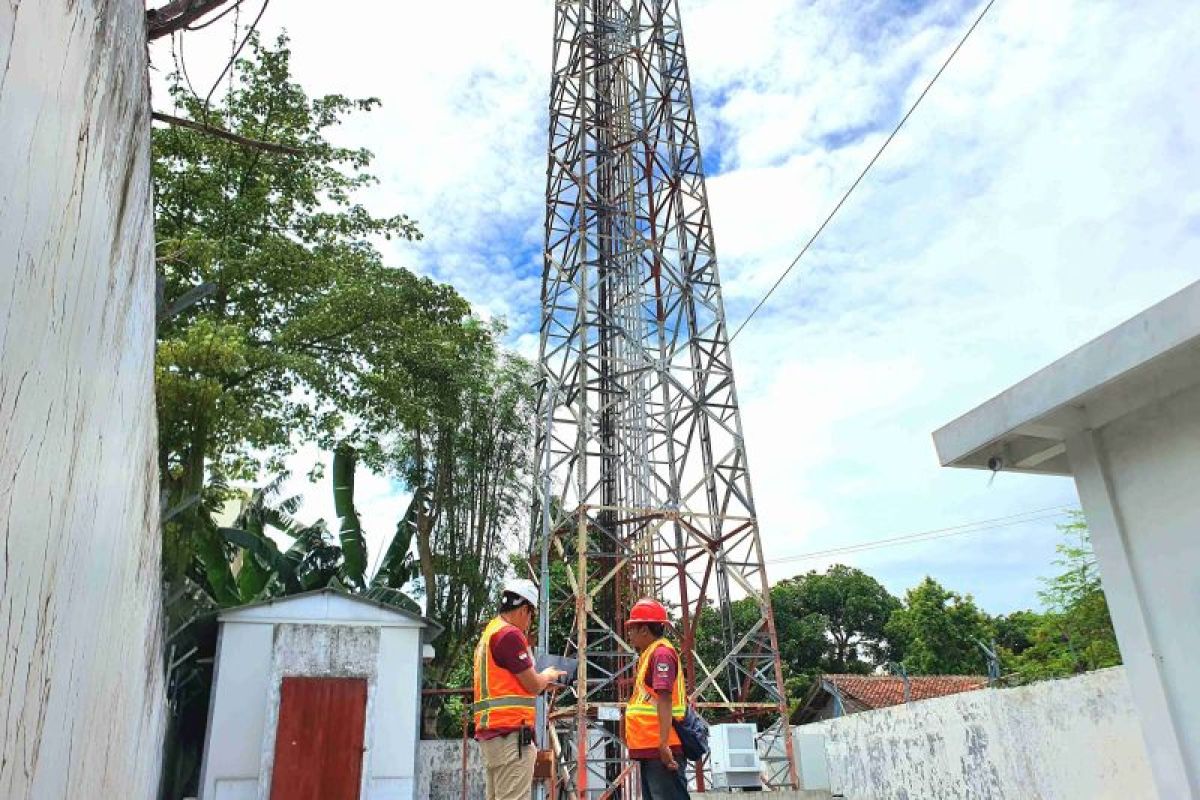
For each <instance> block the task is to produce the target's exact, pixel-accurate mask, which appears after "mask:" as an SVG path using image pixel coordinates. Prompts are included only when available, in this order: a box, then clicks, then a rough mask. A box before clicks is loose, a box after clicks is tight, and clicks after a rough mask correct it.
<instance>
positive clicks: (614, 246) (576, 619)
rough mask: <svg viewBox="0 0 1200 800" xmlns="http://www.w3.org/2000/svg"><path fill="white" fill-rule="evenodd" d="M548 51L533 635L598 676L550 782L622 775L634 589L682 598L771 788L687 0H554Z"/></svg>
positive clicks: (679, 603)
mask: <svg viewBox="0 0 1200 800" xmlns="http://www.w3.org/2000/svg"><path fill="white" fill-rule="evenodd" d="M553 67H554V75H553V81H552V84H551V100H550V153H549V156H550V157H549V167H548V173H547V188H546V203H547V206H546V231H545V236H546V238H545V270H544V274H543V283H542V324H541V345H540V357H541V382H540V389H539V398H540V399H539V424H538V432H537V451H536V452H537V457H538V463H537V466H536V470H535V472H536V475H537V489H536V494H537V502H536V503H535V505H536V509H535V535H534V549H535V557H536V556H539V555H540V558H541V571H542V586H543V593H542V596H543V599H542V606H543V607H542V613H541V615H540V630H539V640H540V641H539V646H541V647H548V648H549V649H550V650H552V651H556V652H564V653H566V654H567V655H571V656H575V657H579V658H580V659H581V674H580V684H579V685H580V687H586V690H584V689H583V688H580V689H578V690H576V692H570V693H566V694H564V695H562V696H559V697H557V698H556V699H555V700H554V701H553V702H552V703H551V707H550V708H549V710H548V717H549V728H548V733H549V737H550V741H551V743H552V745H553V747H554V749H555V751H556V752H557V754H558V762H557V763H558V777H557V781H556V786H557V788H558V789H559V790H560V791H564V792H567V793H569V794H570V795H571V796H576V797H581V798H582V797H585V796H589V795H590V796H591V797H599V796H600V795H601V794H606V793H614V792H618V791H621V789H620V787H622V786H625V785H627V782H628V780H629V770H628V767H629V762H627V761H626V760H625V752H624V748H623V746H622V745H621V744H620V735H619V734H620V724H619V721H618V720H619V718H620V709H621V707H622V705H623V701H624V700H626V699H627V698H628V696H629V691H630V687H631V685H632V682H633V673H634V667H635V665H636V654H635V653H634V651H633V648H632V647H631V646H630V645H629V644H628V643H627V642H626V641H625V640H624V638H623V629H622V621H623V620H624V619H625V614H626V612H627V610H628V608H629V606H630V605H631V604H632V603H633V601H634V600H636V599H637V598H638V597H640V596H651V597H656V598H658V599H660V600H662V601H663V602H666V603H668V605H669V606H670V607H671V608H672V610H673V612H674V614H675V616H676V618H677V620H678V624H677V626H676V627H677V633H678V638H679V639H680V640H681V641H679V644H680V645H681V647H680V652H681V658H682V664H683V668H684V670H685V675H686V677H687V685H688V690H689V694H690V695H691V696H692V697H693V699H694V700H695V701H697V704H698V705H699V706H700V707H701V708H702V709H703V710H704V712H705V716H707V717H708V718H709V719H710V720H719V719H726V720H729V719H742V720H754V721H757V722H759V723H760V724H761V725H762V726H763V727H764V728H765V729H766V730H767V732H768V733H767V736H774V737H775V739H776V741H775V743H774V744H775V747H774V748H773V750H774V752H775V753H776V760H775V761H773V763H772V765H771V766H772V775H773V776H774V777H773V779H772V783H773V784H775V785H794V784H795V781H796V775H795V770H794V768H793V766H792V754H791V741H790V737H789V736H787V717H786V715H787V702H786V698H785V697H784V694H783V692H782V691H781V686H782V672H781V669H780V664H779V657H778V652H779V648H778V643H777V641H776V635H775V624H774V619H773V617H772V614H771V607H770V598H769V594H768V582H767V576H766V571H765V569H764V567H763V557H762V548H761V544H760V541H759V532H758V525H757V521H756V518H755V512H754V499H753V495H752V494H751V491H750V474H749V469H748V466H747V462H746V451H745V443H744V440H743V436H742V423H741V418H740V415H739V412H738V403H737V392H736V389H735V386H734V380H733V366H732V363H731V360H730V351H729V343H728V334H727V328H726V323H725V314H724V309H723V307H722V301H721V289H720V281H719V279H718V275H717V260H716V250H715V247H714V244H713V231H712V223H711V218H710V215H709V208H708V199H707V196H706V193H705V185H704V172H703V167H702V163H701V157H700V143H699V138H698V134H697V129H696V116H695V111H694V109H693V104H692V94H691V87H690V84H689V78H688V70H687V61H686V57H685V53H684V44H683V36H682V32H681V27H680V16H679V8H678V0H556V2H555V24H554V64H553ZM539 548H540V549H539ZM739 599H749V606H750V610H751V611H752V613H750V614H748V615H747V614H746V613H745V611H746V606H747V604H746V603H743V604H742V606H741V611H742V613H740V614H738V615H735V613H734V611H735V607H734V605H733V603H734V601H735V600H739ZM702 612H703V618H704V623H703V625H700V624H698V621H699V620H700V618H701V614H702ZM747 617H748V618H747ZM698 631H700V632H702V633H703V634H704V636H705V637H706V646H705V647H695V648H694V646H695V645H697V644H698V642H697V633H698ZM701 651H706V652H709V653H710V657H709V659H708V662H707V663H706V661H705V659H704V657H703V654H702V652H701ZM712 653H716V655H711V654H712ZM546 719H547V710H546V709H542V711H541V714H540V724H542V725H545V724H546ZM701 780H703V779H701ZM610 787H611V788H610ZM625 796H626V797H628V796H630V795H629V794H628V793H627V794H626V795H625Z"/></svg>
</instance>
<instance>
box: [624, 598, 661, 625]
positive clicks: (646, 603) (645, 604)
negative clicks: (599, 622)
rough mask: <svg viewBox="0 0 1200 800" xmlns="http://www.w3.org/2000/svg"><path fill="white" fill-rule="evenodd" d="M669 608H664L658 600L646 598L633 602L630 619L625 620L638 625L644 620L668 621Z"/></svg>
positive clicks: (629, 623)
mask: <svg viewBox="0 0 1200 800" xmlns="http://www.w3.org/2000/svg"><path fill="white" fill-rule="evenodd" d="M666 621H667V609H665V608H663V604H662V603H660V602H658V601H657V600H650V599H648V598H644V599H642V600H638V601H637V602H636V603H634V604H633V608H631V609H629V619H627V620H625V624H626V625H636V624H638V623H642V622H666Z"/></svg>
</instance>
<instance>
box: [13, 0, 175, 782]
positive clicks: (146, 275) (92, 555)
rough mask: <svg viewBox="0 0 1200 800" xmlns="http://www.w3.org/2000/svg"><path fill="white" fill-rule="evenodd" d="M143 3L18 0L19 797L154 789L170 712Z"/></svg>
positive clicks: (15, 211) (15, 290)
mask: <svg viewBox="0 0 1200 800" xmlns="http://www.w3.org/2000/svg"><path fill="white" fill-rule="evenodd" d="M143 13H144V9H143V4H142V3H141V2H140V0H107V2H102V0H36V2H35V1H34V0H8V2H5V3H2V4H0V539H2V542H0V548H2V549H3V568H2V570H0V797H4V798H14V799H15V798H37V800H55V799H56V798H67V797H71V798H74V797H120V798H147V797H152V796H153V793H154V791H155V788H156V783H157V779H158V767H159V753H160V748H161V743H160V737H161V731H162V721H163V691H162V682H161V677H160V675H161V661H160V656H159V653H160V649H161V644H160V634H159V599H158V596H159V590H158V584H159V546H158V537H157V533H156V528H157V516H158V515H157V499H156V494H157V487H156V477H155V475H156V473H155V466H154V458H153V453H154V439H155V424H154V398H153V382H152V381H153V369H152V367H153V364H152V358H153V343H154V336H153V321H154V309H153V230H152V212H151V205H150V182H149V166H150V164H149V132H150V120H149V105H148V89H147V85H146V53H145V41H144V39H145V35H144V33H143V22H142V15H143Z"/></svg>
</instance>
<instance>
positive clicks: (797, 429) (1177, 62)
mask: <svg viewBox="0 0 1200 800" xmlns="http://www.w3.org/2000/svg"><path fill="white" fill-rule="evenodd" d="M681 1H682V3H683V6H684V8H683V12H684V24H685V30H686V36H687V41H688V46H689V56H690V63H691V67H692V78H693V82H694V89H695V93H696V97H697V101H698V105H699V108H698V115H699V121H700V126H701V133H702V140H703V144H704V147H705V153H706V159H707V161H708V163H709V164H710V165H713V166H714V167H715V169H716V172H717V173H718V174H716V175H713V176H711V177H710V181H709V192H710V197H711V201H712V205H713V216H714V220H715V225H716V237H717V243H718V248H719V251H720V253H721V258H722V276H723V279H724V281H725V292H726V300H727V305H728V307H729V310H730V316H731V322H733V323H737V322H738V321H740V319H741V318H742V316H743V315H744V314H745V313H747V312H748V311H749V309H750V306H751V305H752V303H753V302H754V301H755V300H756V299H757V298H758V297H759V296H761V293H762V292H763V291H765V289H766V288H767V287H768V286H769V285H770V283H771V282H772V281H774V279H775V277H776V276H777V275H778V274H779V272H780V270H782V269H783V267H784V266H786V264H787V263H788V262H789V261H790V260H791V259H792V257H793V256H794V255H795V253H796V252H797V250H798V249H799V247H800V245H801V244H802V243H803V242H804V240H806V239H807V238H808V236H809V235H811V233H812V232H813V231H814V230H815V229H816V226H817V225H818V224H819V223H820V221H821V219H822V218H823V217H824V215H825V213H826V212H827V210H828V209H829V208H830V207H831V206H832V204H833V203H834V202H835V201H836V199H837V198H838V196H840V194H841V192H842V191H844V189H845V187H846V186H848V185H849V183H850V182H851V181H852V180H853V178H854V177H855V176H856V175H857V173H858V171H859V170H860V169H861V168H862V165H863V164H865V163H866V161H867V160H868V159H869V158H870V156H871V155H872V154H873V153H874V151H875V149H876V148H877V147H878V146H879V144H880V142H881V141H882V139H883V137H884V136H885V135H886V134H887V132H888V131H890V129H891V127H892V125H894V124H895V122H896V121H897V119H898V118H899V116H900V115H901V114H902V113H903V112H904V110H905V109H906V108H907V106H908V104H910V103H911V102H912V101H913V100H914V99H915V98H916V96H917V94H918V93H919V92H920V91H921V89H922V88H923V86H924V84H925V82H926V81H927V80H928V77H929V76H930V75H932V74H933V72H934V71H935V70H936V69H937V67H938V66H940V64H941V62H942V60H943V59H944V58H945V55H946V53H948V51H949V49H950V48H951V47H952V46H953V45H954V43H955V42H957V40H958V37H959V36H960V35H961V33H962V31H963V30H965V27H966V25H967V24H968V23H969V22H970V20H971V19H973V17H974V15H975V14H976V13H977V10H978V7H979V6H978V4H976V3H965V2H959V1H951V0H930V2H926V3H914V2H910V3H904V4H897V3H894V2H890V1H888V2H885V1H884V0H879V2H875V3H847V2H832V0H831V1H830V2H799V0H795V1H793V0H755V2H753V3H747V2H744V0H681ZM351 8H352V9H353V11H352V12H351V11H349V10H345V9H339V11H338V12H337V13H333V12H331V11H329V6H328V5H327V4H317V3H314V2H308V3H303V2H293V3H290V4H282V3H280V4H277V5H273V6H272V7H271V9H270V10H269V11H268V13H267V29H268V30H274V29H277V28H278V27H279V26H281V25H286V26H287V28H288V29H289V31H290V33H291V34H292V38H293V49H294V52H295V67H296V73H297V76H298V78H299V80H300V81H301V82H302V83H303V84H304V85H305V86H306V88H308V89H309V90H310V91H311V92H326V91H338V92H343V93H346V94H351V95H372V94H373V95H378V96H380V97H381V98H383V100H384V106H383V109H382V110H380V111H378V112H376V113H373V114H371V115H367V116H365V117H363V118H361V119H359V120H356V121H352V122H351V123H349V124H347V125H346V126H345V127H344V128H343V129H342V130H341V131H340V133H339V136H340V137H341V138H342V140H343V141H345V142H347V143H354V144H356V145H366V146H368V147H370V148H371V149H372V150H374V151H375V152H376V154H377V162H376V166H377V171H378V173H379V174H380V176H381V177H382V179H383V182H382V184H381V185H380V186H379V187H377V188H376V189H374V190H372V192H371V193H370V195H369V198H368V199H369V201H370V204H371V206H372V207H374V208H376V209H378V210H379V211H381V212H384V211H388V212H390V211H395V210H398V211H404V212H406V213H409V214H411V215H413V216H414V217H416V218H417V219H418V220H419V221H420V222H421V224H422V227H423V229H424V231H425V233H426V235H427V238H426V240H425V241H423V242H420V243H416V244H412V245H409V244H404V245H398V246H395V247H394V248H393V250H392V252H391V254H392V255H393V256H394V258H395V260H396V262H397V263H401V264H405V265H408V266H412V267H414V268H416V269H419V270H421V271H423V272H425V273H428V274H431V275H434V276H437V277H438V278H441V279H445V280H450V281H452V282H453V283H454V284H455V285H456V286H458V287H459V288H460V290H461V291H463V292H464V294H465V295H466V296H467V297H468V298H469V299H470V300H471V301H472V302H473V303H474V304H476V306H477V307H479V308H481V309H484V310H485V311H486V313H488V314H489V315H503V316H507V317H508V318H509V320H510V323H512V326H513V341H514V343H515V344H516V345H517V346H518V347H519V348H520V349H521V350H522V351H523V352H526V353H527V354H528V353H532V352H533V351H534V349H535V348H536V337H535V336H534V335H533V332H534V331H535V330H536V325H537V319H538V307H537V304H538V288H539V277H540V276H539V270H540V264H539V261H538V258H539V257H538V252H539V250H540V235H541V233H540V231H541V224H542V217H541V215H542V195H543V191H544V181H545V156H544V152H543V150H544V147H545V128H546V103H547V88H548V85H549V65H550V38H551V19H552V4H551V3H550V2H549V0H512V1H511V2H507V3H494V2H485V1H484V0H470V1H466V2H461V3H455V4H416V3H403V4H393V3H385V2H383V0H371V1H370V2H368V1H367V0H362V1H361V2H359V3H356V4H352V6H351ZM899 8H903V9H904V11H903V13H900V12H898V11H897V10H896V9H899ZM192 36H193V37H194V43H193V40H189V45H188V52H189V58H190V59H194V60H195V69H194V70H193V77H196V75H197V73H198V72H203V69H204V64H205V63H206V62H207V63H209V64H212V63H214V62H215V61H216V60H217V59H218V57H219V55H220V51H221V50H222V48H224V49H226V50H227V47H228V44H227V43H228V36H229V31H228V29H221V27H220V26H216V27H215V28H214V29H213V31H211V36H208V37H207V38H206V37H205V35H204V34H194V35H192ZM1198 38H1200V9H1198V8H1192V7H1184V6H1181V5H1180V4H1177V3H1168V2H1165V0H1147V2H1142V3H1136V4H1129V3H1121V2H1118V1H1117V0H1106V1H1105V2H1100V0H1087V1H1086V2H1085V0H1061V2H1056V3H1038V2H1034V0H1006V2H1003V3H997V4H996V5H995V6H994V8H993V9H992V11H991V12H990V14H989V15H988V17H987V18H986V19H985V20H984V21H983V23H982V24H981V25H980V26H979V28H978V30H977V31H976V32H975V34H974V35H973V36H972V38H971V40H970V41H969V42H968V43H967V45H966V46H965V47H964V48H963V50H962V52H961V53H960V54H959V56H958V57H957V59H956V60H955V62H954V63H953V64H952V65H951V67H950V68H949V69H948V70H947V71H946V73H945V74H944V75H943V77H942V78H941V80H940V81H939V82H938V84H937V85H936V86H935V88H934V89H933V91H932V92H931V93H930V94H929V96H928V97H927V98H926V100H925V101H924V104H923V105H922V107H921V108H920V109H919V110H918V112H917V113H916V114H915V115H914V117H913V118H912V119H911V120H910V122H909V124H908V125H907V127H906V128H905V130H904V131H903V132H902V133H901V134H900V135H899V136H898V137H897V139H896V140H895V142H894V143H893V144H892V146H891V148H890V149H889V151H888V153H887V154H886V155H885V156H884V157H883V159H881V160H880V162H879V163H878V164H877V166H876V168H875V170H874V172H873V173H872V174H871V175H870V176H869V177H868V178H867V179H866V180H865V181H864V182H863V184H862V185H861V186H860V187H859V190H858V191H857V192H856V193H855V195H854V196H852V197H851V199H850V201H849V202H848V203H847V205H846V207H845V208H844V209H843V211H842V213H841V215H840V216H839V218H838V219H836V220H835V221H834V222H833V224H831V225H830V227H829V228H828V229H827V230H826V232H825V234H824V235H823V237H822V238H821V239H820V240H819V241H818V243H817V244H816V246H815V247H814V248H813V249H812V251H811V252H809V253H808V255H807V256H806V257H805V259H804V260H803V261H802V262H801V263H800V265H799V266H798V267H797V269H796V272H795V274H794V275H792V277H791V278H790V279H789V280H788V281H787V282H786V283H785V284H784V286H783V287H782V288H781V290H780V291H779V293H778V294H777V295H776V296H775V297H774V298H773V300H772V302H771V303H770V304H769V305H768V306H767V307H766V309H765V310H764V312H763V313H762V314H761V316H760V317H759V318H758V319H756V320H755V321H754V322H753V323H752V324H751V325H750V326H749V327H748V328H747V329H746V331H745V333H744V334H743V335H742V336H741V337H740V338H739V339H738V341H737V342H736V343H735V346H734V348H735V355H736V363H737V366H738V369H739V389H740V391H739V394H740V396H741V398H742V401H743V404H744V408H743V414H744V417H745V424H746V430H747V442H748V449H749V456H750V461H751V464H752V465H753V469H754V473H755V485H756V495H757V499H758V502H759V506H760V509H759V510H760V517H761V521H762V526H763V535H764V544H765V548H766V551H767V554H768V557H770V558H778V557H782V556H786V555H792V554H796V553H802V552H807V551H812V550H821V549H826V548H828V547H833V546H838V545H841V544H848V543H854V542H857V541H863V540H867V539H871V538H875V537H878V536H883V535H887V534H892V533H903V532H907V531H913V530H921V529H926V528H936V527H941V526H945V525H953V524H957V523H961V522H964V521H969V520H974V519H985V518H991V517H998V516H1001V515H1004V514H1008V513H1013V512H1017V511H1023V510H1026V509H1029V508H1040V507H1045V506H1051V505H1056V504H1058V503H1066V502H1073V501H1074V491H1073V487H1072V486H1071V484H1070V482H1069V481H1065V480H1060V479H1040V478H1029V477H1020V476H1000V477H999V478H998V479H997V480H996V481H995V483H994V484H993V485H991V486H989V485H988V479H987V476H986V475H981V474H979V473H961V472H954V471H948V470H943V469H941V468H939V467H938V466H937V463H936V459H935V457H934V455H933V449H932V445H931V442H930V438H929V433H930V431H932V430H934V429H935V428H937V427H939V426H940V425H942V424H944V423H945V422H947V421H949V420H950V419H951V418H953V417H954V416H956V415H958V414H959V413H961V412H963V411H966V410H968V409H969V408H971V407H973V406H974V405H976V404H978V403H979V402H982V401H983V400H984V399H986V398H987V397H989V396H991V395H993V394H995V393H996V392H998V391H1000V390H1002V389H1004V388H1005V387H1007V386H1008V385H1009V384H1011V383H1013V382H1014V381H1016V380H1019V379H1020V378H1022V377H1024V376H1025V375H1027V374H1029V373H1031V372H1033V371H1034V370H1036V369H1038V368H1040V367H1041V366H1044V365H1045V364H1046V363H1048V362H1050V361H1052V360H1053V359H1055V358H1057V357H1058V356H1060V355H1062V354H1064V353H1065V352H1067V351H1068V350H1070V349H1071V348H1073V347H1075V346H1077V345H1079V344H1081V343H1083V342H1084V341H1086V340H1088V339H1090V338H1092V337H1094V336H1096V335H1098V334H1100V333H1102V332H1103V331H1104V330H1106V329H1108V328H1110V327H1111V326H1113V325H1114V324H1116V323H1118V322H1120V321H1121V320H1122V319H1124V318H1127V317H1129V316H1131V315H1133V314H1135V313H1137V312H1138V311H1140V310H1141V309H1143V308H1144V307H1146V306H1148V305H1150V304H1152V303H1154V302H1156V301H1157V300H1160V299H1161V298H1163V297H1165V296H1166V295H1167V294H1169V293H1170V292H1172V291H1174V290H1177V289H1178V288H1181V287H1182V286H1183V285H1185V284H1186V283H1188V282H1190V281H1192V280H1195V279H1196V278H1197V277H1200V268H1197V266H1196V264H1197V263H1200V258H1198V257H1200V192H1197V190H1196V189H1195V185H1194V184H1195V181H1194V176H1195V175H1196V174H1197V172H1198V170H1200V125H1197V124H1196V123H1197V119H1196V117H1197V112H1196V111H1195V102H1194V99H1195V96H1196V92H1197V89H1198V88H1200V87H1198V86H1197V84H1198V81H1200V79H1197V78H1196V76H1197V75H1200V50H1197V48H1195V46H1194V42H1195V41H1197V39H1198ZM155 60H156V62H158V63H160V64H166V63H169V55H167V56H165V57H164V56H163V48H162V47H161V46H160V47H158V48H156V52H155ZM200 82H201V81H200V80H199V79H198V80H197V83H200ZM400 501H401V499H400V498H399V497H398V496H396V495H394V494H389V493H388V492H387V491H386V490H385V489H383V488H381V489H380V491H379V492H378V501H377V502H378V504H379V512H378V518H379V520H380V522H379V523H378V526H379V527H382V528H383V529H384V530H386V531H388V532H389V533H390V525H392V524H394V519H395V517H396V513H393V512H394V509H395V508H398V507H399V504H400ZM373 502H375V501H373ZM360 505H363V506H364V514H366V508H365V507H366V506H367V503H361V502H360ZM372 508H373V506H372ZM385 509H386V513H385ZM370 513H372V514H374V513H376V512H375V511H374V510H372V511H371V512H370ZM385 518H386V519H389V520H391V522H390V523H388V524H384V520H385ZM1054 540H1055V537H1054V535H1053V530H1052V528H1051V527H1050V525H1049V524H1048V523H1042V524H1041V525H1040V526H1039V525H1030V526H1025V527H1017V528H1011V529H1004V530H1001V531H993V532H985V533H982V534H978V535H970V536H963V537H956V538H953V539H948V540H944V541H939V542H937V543H933V544H925V545H912V546H909V547H907V548H895V549H888V550H878V551H870V552H868V553H862V554H858V555H854V556H851V557H848V558H847V559H846V560H848V561H850V562H852V563H856V564H860V565H862V566H863V567H864V568H868V569H869V570H870V571H871V572H873V573H874V574H877V575H879V576H880V577H881V578H883V579H884V580H885V581H886V582H887V583H888V585H889V586H891V587H892V588H893V589H894V590H896V591H899V590H902V589H903V588H904V587H905V586H907V585H911V583H912V582H914V581H915V580H916V579H918V578H919V577H920V576H921V574H923V573H924V572H926V571H928V572H931V573H932V574H934V575H935V576H936V577H939V578H940V579H943V580H944V581H945V582H946V583H947V584H948V585H950V586H951V587H952V588H955V589H958V590H960V591H964V592H966V591H970V592H973V593H975V594H976V595H977V597H979V599H980V600H981V602H983V603H984V605H985V607H988V608H991V609H993V610H1004V609H1008V608H1012V607H1015V606H1017V605H1024V604H1030V603H1033V602H1034V591H1035V590H1036V588H1037V584H1036V581H1035V580H1034V576H1036V575H1037V574H1039V573H1042V574H1044V573H1045V572H1046V571H1047V570H1048V569H1049V568H1050V566H1049V560H1050V558H1051V557H1052V550H1053V544H1054ZM821 564H822V562H813V566H820V565H821ZM808 566H809V565H808V564H805V563H789V564H781V565H779V567H778V568H773V574H774V575H775V576H776V577H783V576H784V575H785V574H788V572H787V570H791V569H797V570H799V569H803V568H806V567H808Z"/></svg>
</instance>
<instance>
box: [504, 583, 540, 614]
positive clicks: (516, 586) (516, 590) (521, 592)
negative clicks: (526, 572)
mask: <svg viewBox="0 0 1200 800" xmlns="http://www.w3.org/2000/svg"><path fill="white" fill-rule="evenodd" d="M504 593H505V594H511V595H516V596H517V597H519V598H521V599H522V600H524V601H526V602H528V603H529V605H531V606H533V607H534V608H537V607H538V590H537V587H536V586H534V585H533V581H527V580H525V579H524V578H513V579H512V580H510V581H507V582H505V584H504Z"/></svg>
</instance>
